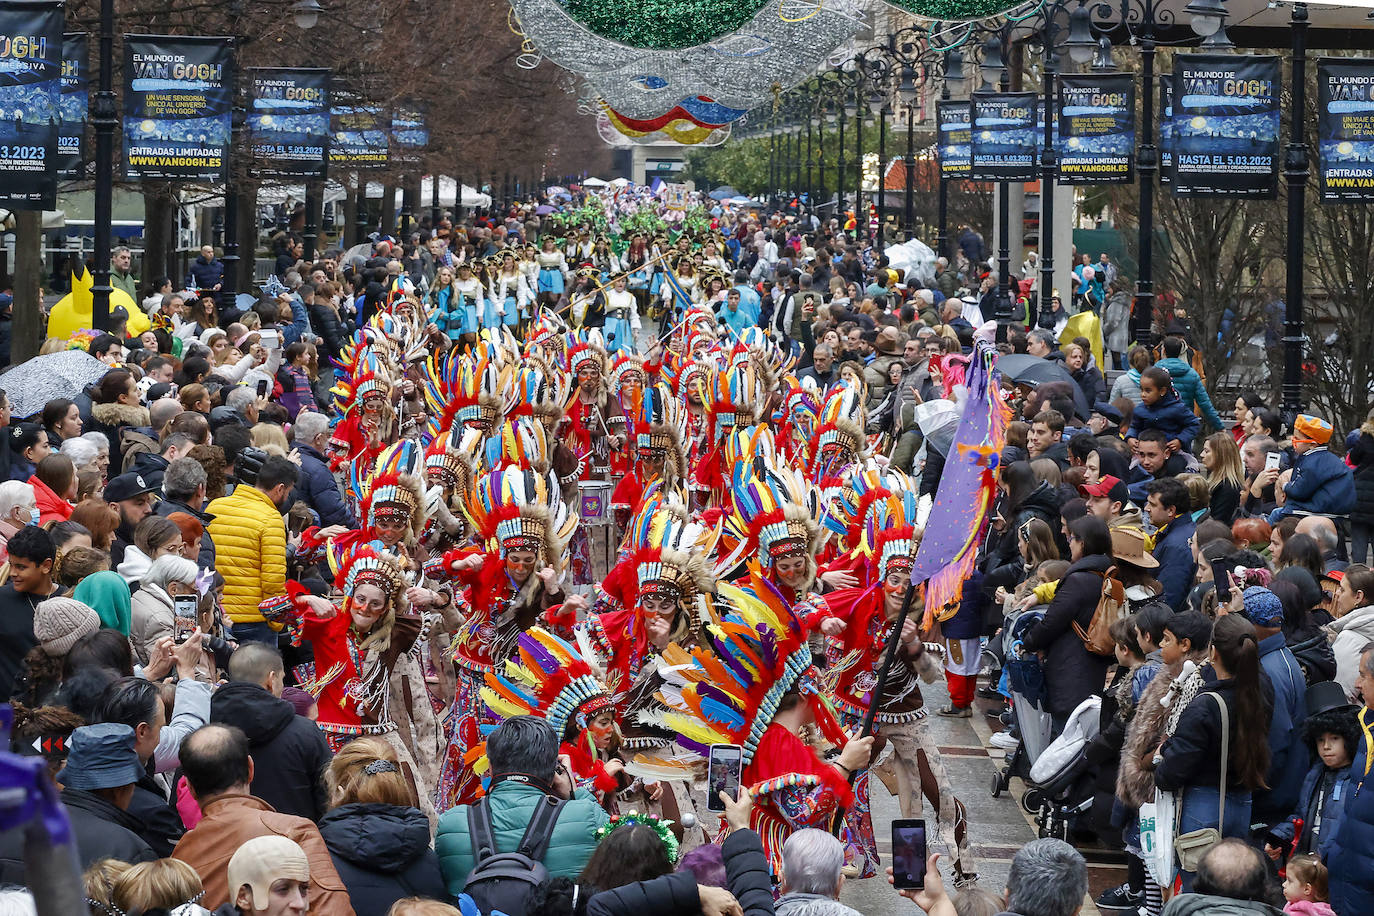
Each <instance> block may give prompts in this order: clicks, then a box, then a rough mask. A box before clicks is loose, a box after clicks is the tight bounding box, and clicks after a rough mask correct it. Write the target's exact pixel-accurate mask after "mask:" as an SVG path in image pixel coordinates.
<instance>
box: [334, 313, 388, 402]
mask: <svg viewBox="0 0 1374 916" xmlns="http://www.w3.org/2000/svg"><path fill="white" fill-rule="evenodd" d="M334 379H335V382H334V387H333V388H331V389H329V392H330V394H332V395H334V408H335V410H337V411H338V412H339V415H340V416H347V415H348V414H349V413H350V412H351V411H352V410H353V409H354V408H355V407H357V405H359V404H361V403H362V401H363V400H364V399H365V398H366V397H367V396H368V395H369V394H380V395H381V396H382V397H383V398H386V397H389V396H390V393H391V377H390V375H389V374H388V373H387V371H386V368H385V360H384V359H383V358H382V355H381V354H380V353H379V352H378V351H377V349H376V348H375V347H373V346H372V345H371V344H369V343H367V342H365V340H364V338H363V333H362V332H361V331H359V332H357V333H356V334H355V335H354V342H353V343H351V344H349V345H348V346H347V347H345V348H344V351H343V353H341V354H340V356H339V359H337V360H335V361H334Z"/></svg>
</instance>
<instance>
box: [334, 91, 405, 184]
mask: <svg viewBox="0 0 1374 916" xmlns="http://www.w3.org/2000/svg"><path fill="white" fill-rule="evenodd" d="M329 130H330V138H329V164H330V165H332V166H334V167H335V168H339V169H384V168H386V164H387V160H388V157H389V154H390V153H389V150H388V148H387V141H386V119H385V118H384V116H383V115H382V110H381V109H380V108H377V107H375V106H372V105H335V106H334V108H333V110H332V111H331V112H330V116H329Z"/></svg>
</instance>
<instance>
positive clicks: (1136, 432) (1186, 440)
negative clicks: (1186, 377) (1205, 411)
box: [1126, 391, 1202, 452]
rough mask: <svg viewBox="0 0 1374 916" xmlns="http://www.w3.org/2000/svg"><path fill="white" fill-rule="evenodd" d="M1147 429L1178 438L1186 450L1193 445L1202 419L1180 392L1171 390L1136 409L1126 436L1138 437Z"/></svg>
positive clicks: (1171, 437)
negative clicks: (1189, 407)
mask: <svg viewBox="0 0 1374 916" xmlns="http://www.w3.org/2000/svg"><path fill="white" fill-rule="evenodd" d="M1147 429H1157V430H1159V431H1160V432H1162V433H1164V435H1166V436H1168V437H1169V438H1170V439H1177V440H1178V441H1179V442H1181V443H1183V450H1184V451H1185V452H1186V451H1188V450H1189V449H1191V448H1192V447H1193V437H1194V436H1196V435H1197V434H1198V430H1200V429H1202V421H1201V420H1199V419H1198V418H1197V414H1195V413H1193V412H1192V411H1191V410H1189V409H1188V405H1186V404H1184V403H1183V400H1182V399H1181V398H1180V397H1179V396H1178V392H1176V391H1170V392H1169V393H1168V394H1166V395H1164V397H1162V398H1160V399H1159V400H1158V401H1155V402H1154V404H1145V403H1142V404H1141V405H1140V406H1139V407H1137V408H1136V409H1135V413H1133V414H1132V415H1131V428H1130V429H1128V430H1126V438H1127V439H1138V438H1139V437H1140V434H1141V433H1142V432H1144V431H1145V430H1147Z"/></svg>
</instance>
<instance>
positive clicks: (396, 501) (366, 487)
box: [351, 439, 425, 537]
mask: <svg viewBox="0 0 1374 916" xmlns="http://www.w3.org/2000/svg"><path fill="white" fill-rule="evenodd" d="M359 464H361V462H354V463H353V464H352V465H351V469H352V476H353V481H354V482H353V486H355V487H356V488H357V489H356V491H355V492H357V493H358V494H359V496H360V498H359V501H358V504H359V508H360V511H361V515H362V519H363V527H364V528H365V529H367V530H369V531H371V530H375V528H376V526H377V523H378V522H380V521H382V520H383V519H388V518H389V519H398V520H402V521H404V522H405V523H406V524H407V525H408V526H409V528H410V532H411V535H412V536H413V537H419V535H420V532H421V531H423V530H424V527H425V481H424V455H423V453H422V452H421V450H420V446H419V443H417V442H415V441H414V440H413V439H402V440H400V441H399V442H396V443H394V444H392V445H388V446H386V447H385V448H384V449H382V451H381V452H380V453H379V454H378V455H377V460H376V463H375V464H374V465H373V470H372V473H371V474H369V475H368V476H367V478H366V479H365V480H363V479H359V477H358V465H359Z"/></svg>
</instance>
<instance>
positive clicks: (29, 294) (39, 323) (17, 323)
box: [10, 210, 43, 365]
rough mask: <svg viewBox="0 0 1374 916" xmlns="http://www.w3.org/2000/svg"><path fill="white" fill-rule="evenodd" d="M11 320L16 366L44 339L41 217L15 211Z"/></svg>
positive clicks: (38, 213) (12, 358) (34, 353)
mask: <svg viewBox="0 0 1374 916" xmlns="http://www.w3.org/2000/svg"><path fill="white" fill-rule="evenodd" d="M14 219H15V233H14V307H13V315H14V318H13V320H12V322H11V324H10V334H11V337H10V363H11V364H12V365H17V364H19V363H22V362H23V361H24V360H26V359H32V358H33V357H35V356H37V355H38V346H39V343H40V342H41V339H42V336H43V316H42V312H41V311H40V307H41V306H42V304H43V303H42V298H41V297H42V287H43V214H42V212H41V211H39V210H17V211H15V214H14Z"/></svg>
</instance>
